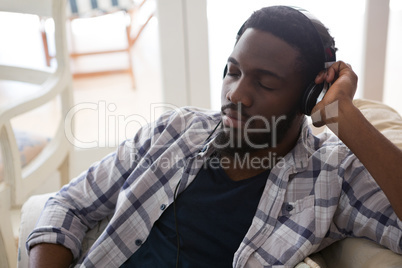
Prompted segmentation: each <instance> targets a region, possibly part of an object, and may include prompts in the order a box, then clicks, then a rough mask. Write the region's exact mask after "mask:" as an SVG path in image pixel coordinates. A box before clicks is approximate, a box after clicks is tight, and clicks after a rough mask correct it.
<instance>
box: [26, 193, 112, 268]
mask: <svg viewBox="0 0 402 268" xmlns="http://www.w3.org/2000/svg"><path fill="white" fill-rule="evenodd" d="M54 194H55V193H50V194H42V195H34V196H32V197H30V198H29V199H28V200H27V201H26V202H25V203H24V205H23V206H22V209H21V225H20V235H19V242H18V267H19V268H27V267H28V263H29V257H28V253H27V250H26V247H25V243H26V240H27V238H28V236H29V234H30V233H31V232H32V230H33V229H34V228H35V225H36V223H37V221H38V219H39V216H40V214H41V212H42V210H43V208H44V206H45V204H46V201H47V200H48V199H49V198H50V197H51V196H52V195H54ZM110 218H111V217H106V218H105V219H104V220H102V221H101V222H99V223H98V224H97V225H96V226H95V227H94V228H92V229H90V230H89V231H88V232H87V233H86V235H85V237H84V239H83V241H82V253H83V254H82V256H84V255H85V253H86V252H87V251H88V249H89V248H90V247H91V246H92V244H93V243H94V242H95V241H96V239H97V238H98V237H99V235H100V234H101V233H102V232H103V230H104V229H105V228H106V226H107V224H108V222H109V221H110Z"/></svg>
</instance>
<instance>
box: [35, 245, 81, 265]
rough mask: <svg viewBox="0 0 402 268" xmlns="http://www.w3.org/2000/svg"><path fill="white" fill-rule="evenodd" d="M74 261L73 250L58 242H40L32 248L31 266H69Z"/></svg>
mask: <svg viewBox="0 0 402 268" xmlns="http://www.w3.org/2000/svg"><path fill="white" fill-rule="evenodd" d="M72 261H73V254H72V253H71V251H70V250H69V249H67V248H65V247H63V246H61V245H57V244H38V245H36V246H34V247H33V248H32V249H31V254H30V258H29V267H31V268H39V267H40V268H53V267H60V268H63V267H66V268H68V267H69V266H70V264H71V262H72Z"/></svg>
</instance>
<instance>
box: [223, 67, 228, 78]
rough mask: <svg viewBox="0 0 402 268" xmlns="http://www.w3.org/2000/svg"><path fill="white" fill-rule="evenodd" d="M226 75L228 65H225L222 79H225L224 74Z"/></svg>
mask: <svg viewBox="0 0 402 268" xmlns="http://www.w3.org/2000/svg"><path fill="white" fill-rule="evenodd" d="M227 73H228V65H227V64H226V65H225V69H224V70H223V78H225V77H226V74H227Z"/></svg>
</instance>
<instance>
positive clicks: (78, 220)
mask: <svg viewBox="0 0 402 268" xmlns="http://www.w3.org/2000/svg"><path fill="white" fill-rule="evenodd" d="M171 116H172V113H165V114H164V115H162V116H161V117H160V118H159V119H158V120H157V121H156V122H155V123H153V124H149V125H146V126H144V127H142V128H141V129H140V130H139V131H138V132H137V133H136V135H135V136H134V138H133V139H130V140H127V141H125V142H123V143H122V144H121V145H120V146H119V147H118V148H117V150H116V151H115V152H114V153H111V154H109V155H108V156H106V157H105V158H103V159H102V160H101V161H100V162H98V163H95V164H94V165H92V166H91V167H90V168H89V169H88V170H87V171H85V172H83V173H82V174H81V175H80V176H78V177H77V178H75V179H74V180H72V181H71V182H70V183H69V184H67V185H66V186H64V187H63V188H62V189H61V190H60V191H59V192H58V193H57V194H56V195H55V196H54V197H51V198H50V199H49V200H48V201H47V203H46V205H45V208H44V209H43V211H42V213H41V216H40V218H39V220H38V222H37V224H36V227H35V229H34V230H33V231H32V233H31V234H30V235H29V236H28V239H27V242H26V248H27V251H28V254H29V250H30V249H31V248H32V247H33V246H34V245H36V244H39V243H52V244H61V245H63V246H65V247H67V248H68V249H70V250H71V252H72V254H73V256H74V259H77V258H78V257H79V256H80V255H81V242H82V240H83V238H84V236H85V234H86V231H87V230H88V229H91V228H92V227H94V226H95V225H96V224H97V223H98V222H99V221H101V220H102V219H104V218H105V217H107V216H110V215H112V214H113V212H114V210H115V208H116V203H117V199H118V196H119V193H120V190H121V189H122V187H124V183H126V179H127V178H128V177H129V176H130V174H131V173H132V172H133V170H134V169H135V168H136V166H137V165H138V163H139V161H140V160H141V159H143V158H144V157H147V156H146V154H147V151H148V149H149V147H150V146H151V144H152V141H153V140H155V139H157V138H158V137H159V136H160V134H161V132H162V131H163V130H164V129H165V127H166V124H167V123H168V122H169V121H170V120H171Z"/></svg>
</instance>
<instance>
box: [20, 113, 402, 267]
mask: <svg viewBox="0 0 402 268" xmlns="http://www.w3.org/2000/svg"><path fill="white" fill-rule="evenodd" d="M219 120H220V114H219V113H216V112H208V111H203V110H196V109H188V108H183V109H181V110H179V111H175V112H169V113H166V114H164V115H163V116H162V117H161V118H160V119H159V120H158V121H156V122H155V123H153V124H152V125H147V126H145V127H143V128H141V130H140V131H139V132H138V133H137V134H136V135H135V137H134V138H133V139H132V140H128V141H126V142H125V143H123V144H122V145H120V147H119V148H118V150H117V151H116V152H115V153H114V154H111V155H109V156H107V157H105V158H104V159H103V160H102V161H101V162H99V163H97V164H95V165H94V166H92V167H91V168H90V169H89V170H88V171H87V172H85V173H83V174H82V175H80V176H79V177H78V178H76V179H75V180H73V181H72V182H71V183H70V184H69V185H67V186H65V187H63V188H62V190H61V191H60V192H59V193H58V194H57V195H56V196H55V197H54V198H51V199H50V200H49V201H48V202H47V204H46V206H45V209H44V211H43V212H42V216H41V218H40V220H39V221H38V224H37V227H36V228H35V230H34V231H33V233H32V234H31V235H30V236H29V238H28V241H27V248H30V247H32V246H33V245H35V244H37V243H41V242H47V243H60V244H63V245H64V246H66V247H67V248H70V249H71V251H72V253H73V255H74V258H76V259H78V263H79V264H80V265H81V266H82V267H119V266H120V265H121V264H122V263H123V262H124V261H126V260H127V259H128V258H129V257H130V256H131V255H132V254H133V253H134V252H135V251H136V250H137V249H138V248H139V247H140V246H141V244H142V243H143V241H145V240H146V239H147V237H148V234H149V232H150V230H151V227H152V225H153V223H154V222H155V221H156V220H158V218H159V217H160V216H161V214H162V213H163V210H164V209H165V208H166V207H167V206H169V205H170V204H171V203H172V202H173V194H174V191H175V189H176V186H178V185H179V186H178V187H179V188H178V193H180V192H182V191H183V190H184V189H185V188H186V187H187V186H188V185H189V184H190V183H191V182H192V180H193V179H194V178H195V176H196V174H197V172H198V170H199V169H200V167H201V166H202V164H203V163H204V161H205V159H206V157H208V156H209V155H211V153H212V151H213V149H212V146H208V145H210V144H211V141H206V139H207V138H208V136H209V134H210V133H211V132H212V129H213V128H214V127H215V126H216V124H217V123H218V122H219ZM105 217H111V220H110V222H109V224H108V225H107V227H106V229H105V230H104V232H103V233H102V234H101V235H100V237H99V238H98V240H97V241H96V242H95V243H94V245H93V246H92V247H91V249H90V250H89V251H88V252H87V254H84V256H81V257H80V254H81V241H82V239H83V237H84V236H85V232H86V231H87V230H88V229H89V228H92V227H94V226H95V225H96V224H97V222H99V221H100V220H102V219H104V218H105ZM401 229H402V223H401V221H400V220H399V219H398V218H397V216H396V214H395V213H394V211H393V210H392V208H391V206H390V204H389V201H388V200H387V198H386V197H385V195H384V193H383V192H382V191H381V189H380V188H379V187H378V185H377V183H376V182H375V181H374V179H373V178H372V177H371V176H370V174H369V173H368V171H367V170H366V169H365V168H364V166H363V165H362V164H361V163H360V161H359V160H358V159H357V158H356V156H355V155H354V154H353V153H351V151H350V150H349V149H348V148H347V147H346V146H345V145H344V144H342V143H341V142H340V141H339V140H338V139H337V138H336V137H335V136H333V135H329V134H328V135H327V134H323V135H322V136H321V137H316V136H314V135H312V134H311V131H310V129H309V127H308V126H307V124H305V125H304V126H303V129H302V131H301V135H300V138H299V140H298V143H297V145H296V146H295V147H294V148H293V150H292V151H291V152H289V153H288V154H287V155H286V156H285V157H284V158H283V159H281V161H279V162H278V163H277V164H276V166H275V167H274V168H273V169H272V171H271V173H270V174H269V177H268V178H267V183H266V187H265V189H264V192H263V194H262V198H261V200H260V203H259V205H258V208H257V212H256V214H255V216H254V219H253V221H252V224H251V226H250V228H249V230H248V232H247V234H246V236H245V237H244V239H243V241H242V243H241V244H240V246H239V248H238V249H237V251H236V253H235V255H234V258H233V267H293V266H294V265H296V264H297V263H298V262H300V261H301V260H303V259H304V258H305V257H306V256H308V255H310V254H311V253H313V252H316V251H319V250H321V249H323V248H324V247H326V246H328V245H330V244H331V243H333V242H334V241H337V240H340V239H342V238H345V237H365V238H368V239H371V240H374V241H377V242H378V243H380V244H382V245H384V246H386V247H388V248H390V249H391V250H393V251H395V252H399V253H402V238H401V237H402V231H401Z"/></svg>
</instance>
